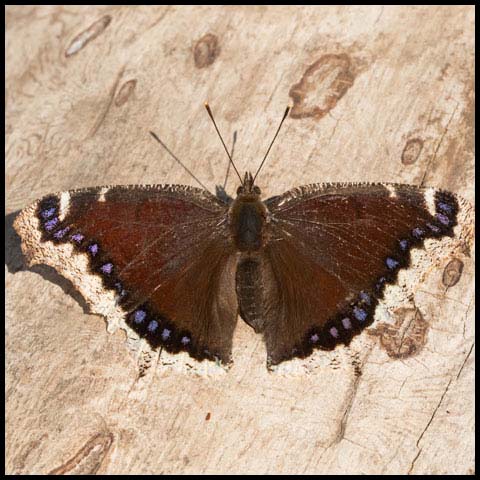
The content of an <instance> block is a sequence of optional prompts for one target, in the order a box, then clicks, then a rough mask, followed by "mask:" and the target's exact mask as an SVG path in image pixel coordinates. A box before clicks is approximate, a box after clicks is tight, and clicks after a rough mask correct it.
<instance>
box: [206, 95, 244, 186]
mask: <svg viewBox="0 0 480 480" xmlns="http://www.w3.org/2000/svg"><path fill="white" fill-rule="evenodd" d="M205 108H206V109H207V112H208V115H209V116H210V119H211V120H212V122H213V126H214V127H215V130H216V131H217V134H218V136H219V137H220V140H221V142H222V145H223V148H224V149H225V152H227V155H228V159H229V160H230V163H231V164H232V167H233V169H234V170H235V173H236V174H237V175H238V178H239V179H240V183H241V184H242V185H243V181H242V177H241V176H240V174H239V173H238V170H237V167H236V166H235V164H234V163H233V160H232V156H231V155H230V153H228V149H227V146H226V145H225V142H224V141H223V138H222V136H221V135H220V132H219V130H218V127H217V124H216V123H215V119H214V118H213V114H212V111H211V110H210V106H209V105H208V103H207V102H205Z"/></svg>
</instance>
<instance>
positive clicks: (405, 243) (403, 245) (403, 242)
mask: <svg viewBox="0 0 480 480" xmlns="http://www.w3.org/2000/svg"><path fill="white" fill-rule="evenodd" d="M398 243H399V244H400V248H401V249H402V250H403V251H405V250H407V249H408V240H405V239H402V240H400V241H399V242H398Z"/></svg>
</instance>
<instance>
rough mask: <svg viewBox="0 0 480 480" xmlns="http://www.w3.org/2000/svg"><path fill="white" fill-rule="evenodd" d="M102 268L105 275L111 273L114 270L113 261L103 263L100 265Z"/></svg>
mask: <svg viewBox="0 0 480 480" xmlns="http://www.w3.org/2000/svg"><path fill="white" fill-rule="evenodd" d="M100 270H101V271H102V273H104V274H105V275H110V274H111V273H112V270H113V263H106V264H105V265H102V266H101V267H100Z"/></svg>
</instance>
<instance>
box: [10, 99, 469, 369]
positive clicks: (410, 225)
mask: <svg viewBox="0 0 480 480" xmlns="http://www.w3.org/2000/svg"><path fill="white" fill-rule="evenodd" d="M207 111H208V113H209V115H210V117H211V119H212V121H213V123H214V125H215V128H216V130H217V132H218V128H217V126H216V123H215V121H214V119H213V116H212V114H211V111H210V109H209V107H208V105H207ZM288 112H289V108H287V110H286V111H285V114H284V116H283V118H282V121H281V123H280V126H279V127H278V130H277V132H276V134H275V137H274V139H273V141H272V143H271V144H270V146H269V148H268V150H267V153H266V155H265V157H264V159H263V161H262V163H261V165H260V167H259V168H258V170H257V172H256V174H255V175H252V174H251V173H250V172H247V173H245V175H244V176H243V178H242V177H241V176H240V175H239V173H238V170H237V169H236V167H235V164H234V163H233V161H232V159H231V155H230V154H229V152H228V150H227V148H226V146H225V143H224V142H223V139H222V137H221V135H220V133H219V132H218V134H219V136H220V139H221V140H222V144H223V146H224V148H225V150H226V152H227V155H228V156H229V158H230V161H231V164H232V165H233V167H234V168H235V171H236V173H237V175H238V176H239V179H240V186H239V187H238V190H237V195H236V197H235V198H234V199H233V198H231V197H229V196H228V195H226V194H221V192H218V191H217V194H216V195H214V194H212V193H210V192H209V191H207V190H206V189H204V188H195V187H190V186H183V185H132V186H107V187H97V188H89V189H82V190H73V191H67V192H61V193H58V194H53V195H48V196H46V197H44V198H42V199H40V200H38V201H37V202H35V203H33V204H32V205H30V206H29V207H27V208H25V209H24V210H23V211H22V212H21V213H20V214H19V216H18V217H17V219H16V221H15V224H14V225H15V229H16V230H17V232H18V233H19V235H20V237H21V238H22V249H23V252H24V254H25V255H26V257H27V258H28V259H29V261H30V263H46V264H49V265H51V266H53V267H54V268H56V269H57V270H58V271H59V272H60V273H61V274H63V275H64V276H65V277H67V278H69V279H70V280H71V281H72V282H73V284H74V286H75V287H76V288H77V289H78V290H79V291H80V292H81V293H82V294H83V296H84V297H85V299H86V301H87V303H88V304H89V305H90V307H91V310H92V311H93V312H94V313H99V314H102V315H105V316H106V317H109V318H115V319H116V321H117V322H119V323H120V324H121V325H124V326H125V327H126V328H127V329H130V330H132V331H134V332H135V333H136V334H137V335H138V336H139V337H141V338H144V339H145V340H146V341H147V342H148V343H149V344H150V345H151V347H152V348H154V349H156V348H163V349H165V350H167V351H169V352H172V353H176V352H182V351H184V352H187V353H188V354H189V355H190V356H192V357H193V358H195V359H197V360H204V359H208V360H219V361H220V362H222V363H224V364H228V363H230V362H231V360H232V358H231V351H232V338H233V332H234V329H235V326H236V322H237V317H238V315H240V317H241V318H242V320H243V321H245V322H246V323H247V324H248V325H250V327H252V328H253V330H254V331H255V332H256V333H258V334H261V335H262V336H263V338H264V341H265V344H266V350H267V356H268V357H267V364H268V365H269V366H273V365H277V364H279V363H281V362H283V361H286V360H290V359H292V358H295V357H300V358H305V357H307V356H308V355H310V354H311V353H312V352H313V351H314V350H315V349H324V350H331V349H334V348H335V347H336V346H337V345H339V344H344V345H348V344H349V343H350V342H351V340H352V339H353V338H354V337H355V336H356V335H358V334H359V333H360V332H362V331H363V330H364V329H365V328H366V327H368V326H369V325H371V324H372V322H373V319H374V314H375V309H376V307H377V305H378V303H379V301H380V300H382V298H383V296H384V293H385V288H386V286H387V285H389V284H393V283H395V281H396V279H397V276H398V273H399V271H400V270H401V269H406V268H408V267H409V266H410V262H411V258H410V256H411V250H412V248H421V247H422V245H423V242H424V241H425V240H426V239H441V238H443V237H453V236H454V227H455V226H456V225H457V223H458V213H459V208H460V205H459V202H461V200H459V199H460V197H457V196H456V195H454V194H452V193H449V192H446V191H441V190H436V189H433V188H419V187H414V186H408V185H401V184H380V183H377V184H367V183H329V184H311V185H306V186H302V187H297V188H293V189H292V190H289V191H287V192H286V193H283V194H282V195H278V196H274V197H271V198H268V199H266V200H263V199H262V194H261V190H260V188H259V187H258V186H257V184H256V176H257V175H258V172H259V171H260V169H261V168H262V166H263V164H264V162H265V159H266V158H267V155H268V153H269V151H270V148H271V147H272V145H273V142H274V140H275V138H276V136H277V135H278V132H279V131H280V127H281V125H282V123H283V121H284V120H285V118H286V117H287V116H288ZM152 135H153V136H154V137H155V138H156V139H157V140H158V141H159V142H160V143H162V145H163V146H164V147H165V148H166V149H167V151H168V152H169V153H170V154H171V155H173V154H172V153H171V152H170V151H169V150H168V148H167V147H166V146H165V145H164V144H163V142H161V140H159V139H158V137H157V136H156V135H154V134H153V133H152ZM175 158H176V157H175Z"/></svg>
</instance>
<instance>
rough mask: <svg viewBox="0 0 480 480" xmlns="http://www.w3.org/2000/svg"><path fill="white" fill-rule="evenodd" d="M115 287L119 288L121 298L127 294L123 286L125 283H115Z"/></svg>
mask: <svg viewBox="0 0 480 480" xmlns="http://www.w3.org/2000/svg"><path fill="white" fill-rule="evenodd" d="M115 288H116V289H117V292H118V296H119V298H123V297H124V296H125V295H126V294H127V291H126V290H125V289H124V288H123V285H122V284H121V283H120V282H117V283H116V284H115Z"/></svg>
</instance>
